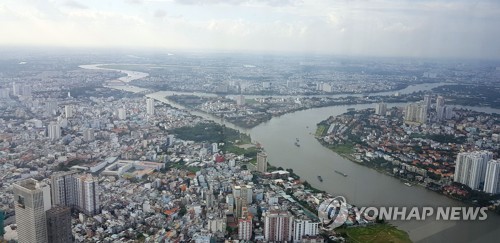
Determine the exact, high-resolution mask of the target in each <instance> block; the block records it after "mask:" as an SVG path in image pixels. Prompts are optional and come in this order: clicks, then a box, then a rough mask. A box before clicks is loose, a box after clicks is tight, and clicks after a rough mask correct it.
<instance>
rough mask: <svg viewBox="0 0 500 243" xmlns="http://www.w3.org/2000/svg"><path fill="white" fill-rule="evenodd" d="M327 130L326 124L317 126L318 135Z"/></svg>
mask: <svg viewBox="0 0 500 243" xmlns="http://www.w3.org/2000/svg"><path fill="white" fill-rule="evenodd" d="M325 131H327V126H326V125H318V127H317V128H316V136H319V137H321V136H323V135H324V133H325Z"/></svg>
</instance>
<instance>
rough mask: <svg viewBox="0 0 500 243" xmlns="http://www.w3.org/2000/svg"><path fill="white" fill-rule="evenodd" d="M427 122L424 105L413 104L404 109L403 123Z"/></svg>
mask: <svg viewBox="0 0 500 243" xmlns="http://www.w3.org/2000/svg"><path fill="white" fill-rule="evenodd" d="M426 121H427V108H426V106H425V105H424V104H421V103H413V104H409V105H407V106H406V107H405V122H418V123H425V122H426Z"/></svg>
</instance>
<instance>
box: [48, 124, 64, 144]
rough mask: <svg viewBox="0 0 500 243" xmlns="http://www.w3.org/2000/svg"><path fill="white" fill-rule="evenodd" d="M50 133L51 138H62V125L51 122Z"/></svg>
mask: <svg viewBox="0 0 500 243" xmlns="http://www.w3.org/2000/svg"><path fill="white" fill-rule="evenodd" d="M48 134H49V138H50V139H51V140H57V139H60V138H61V126H59V124H58V123H57V122H50V124H49V127H48Z"/></svg>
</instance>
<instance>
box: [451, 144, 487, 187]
mask: <svg viewBox="0 0 500 243" xmlns="http://www.w3.org/2000/svg"><path fill="white" fill-rule="evenodd" d="M492 158H493V153H492V152H489V151H475V152H464V153H459V154H458V156H457V160H456V165H455V174H454V176H453V181H455V182H459V183H462V184H464V185H468V186H469V187H470V188H472V189H474V190H481V189H483V187H482V186H481V184H482V183H483V182H484V179H485V174H486V165H487V162H488V161H490V160H491V159H492Z"/></svg>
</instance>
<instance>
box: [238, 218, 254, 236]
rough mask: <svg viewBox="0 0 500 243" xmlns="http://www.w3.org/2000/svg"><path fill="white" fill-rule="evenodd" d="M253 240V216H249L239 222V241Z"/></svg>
mask: <svg viewBox="0 0 500 243" xmlns="http://www.w3.org/2000/svg"><path fill="white" fill-rule="evenodd" d="M251 238H252V216H250V215H248V216H247V217H245V218H240V219H239V220H238V239H239V240H250V239H251Z"/></svg>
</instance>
